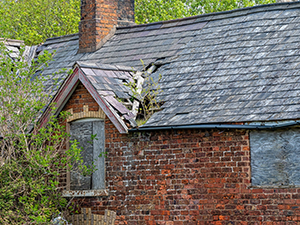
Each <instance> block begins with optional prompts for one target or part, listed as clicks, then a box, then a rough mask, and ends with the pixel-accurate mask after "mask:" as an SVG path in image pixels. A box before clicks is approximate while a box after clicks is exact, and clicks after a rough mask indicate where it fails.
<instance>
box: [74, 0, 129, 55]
mask: <svg viewBox="0 0 300 225" xmlns="http://www.w3.org/2000/svg"><path fill="white" fill-rule="evenodd" d="M132 24H134V0H81V21H80V23H79V52H93V51H96V50H97V49H99V48H100V47H101V46H102V45H103V44H104V43H105V42H106V41H107V40H108V39H109V38H110V37H111V36H112V35H113V34H114V32H115V30H116V27H117V26H128V25H132Z"/></svg>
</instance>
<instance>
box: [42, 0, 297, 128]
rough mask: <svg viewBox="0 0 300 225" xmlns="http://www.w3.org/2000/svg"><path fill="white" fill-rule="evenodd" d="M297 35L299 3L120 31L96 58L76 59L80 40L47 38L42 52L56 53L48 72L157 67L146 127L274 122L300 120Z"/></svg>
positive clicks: (97, 80) (83, 56)
mask: <svg viewBox="0 0 300 225" xmlns="http://www.w3.org/2000/svg"><path fill="white" fill-rule="evenodd" d="M299 36H300V3H299V2H293V3H280V4H272V5H262V6H256V7H251V8H245V9H238V10H233V11H228V12H221V13H213V14H206V15H200V16H195V17H191V18H185V19H179V20H173V21H165V22H158V23H153V24H147V25H136V26H131V27H126V28H118V29H117V31H116V33H115V35H114V36H113V37H112V38H111V39H110V40H109V41H107V42H106V43H105V44H104V46H103V47H101V48H100V49H99V50H97V51H96V52H93V53H80V54H78V53H77V51H78V35H69V36H63V37H58V38H52V39H48V40H47V41H46V43H45V44H44V45H43V46H41V47H40V48H39V51H41V50H44V49H47V50H50V51H53V50H56V54H55V56H54V61H53V62H52V63H50V67H49V68H48V69H47V70H46V71H45V72H44V73H45V74H52V73H53V72H55V71H57V70H58V69H61V68H67V69H70V68H72V66H73V64H74V62H75V61H80V62H81V63H90V64H93V63H97V64H109V65H111V66H116V65H122V66H127V67H130V68H132V67H134V68H136V70H141V68H142V67H143V65H142V63H141V60H143V62H144V64H145V65H149V64H151V63H154V64H155V65H156V66H157V70H156V71H155V72H154V73H153V74H152V76H153V77H154V80H155V79H156V80H157V78H158V76H159V75H161V77H162V78H161V80H160V81H159V85H160V88H161V90H162V91H161V93H160V94H159V96H158V99H159V100H160V101H162V102H164V104H163V106H162V110H161V111H159V112H157V113H155V114H154V115H153V116H152V117H151V118H150V119H149V120H148V122H147V123H146V124H145V125H144V127H157V126H172V125H194V124H203V123H206V124H207V123H232V122H254V121H277V120H290V119H299V118H300V110H299V108H300V105H299V103H300V71H299V69H300V41H299ZM84 68H86V69H87V71H88V69H89V68H92V65H90V66H88V65H87V66H85V67H84ZM88 73H89V72H87V74H88ZM94 73H95V72H94ZM100 74H101V73H99V75H98V76H97V77H101V75H100ZM103 74H104V73H103ZM88 75H89V76H90V77H91V78H90V79H91V80H93V76H94V74H88ZM106 75H107V74H106ZM59 76H60V79H61V81H63V80H64V79H65V78H66V76H67V75H66V74H61V75H59ZM105 77H106V76H104V75H103V77H102V78H103V79H102V78H95V80H94V83H93V85H94V87H95V88H96V89H97V90H98V88H99V91H104V92H106V91H109V88H107V89H105V90H104V89H103V90H102V89H101V87H102V86H105V85H108V84H107V83H102V82H106V81H108V80H109V79H105ZM109 82H111V83H110V84H112V82H113V80H110V81H109ZM109 86H110V85H108V86H107V87H109ZM104 92H103V96H104ZM109 96H115V97H117V96H118V95H117V93H114V95H109ZM115 97H114V98H115ZM107 101H114V100H112V99H110V100H109V99H108V100H107Z"/></svg>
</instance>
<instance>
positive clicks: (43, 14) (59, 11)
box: [0, 0, 80, 45]
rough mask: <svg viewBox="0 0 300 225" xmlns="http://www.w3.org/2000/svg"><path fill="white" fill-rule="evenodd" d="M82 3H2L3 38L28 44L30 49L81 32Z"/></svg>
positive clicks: (44, 0)
mask: <svg viewBox="0 0 300 225" xmlns="http://www.w3.org/2000/svg"><path fill="white" fill-rule="evenodd" d="M79 20H80V1H79V0H19V1H16V0H2V1H0V37H3V38H11V39H19V40H24V41H25V44H26V45H34V44H39V43H42V42H43V41H45V40H46V38H50V37H56V36H61V35H66V34H72V33H77V32H78V22H79Z"/></svg>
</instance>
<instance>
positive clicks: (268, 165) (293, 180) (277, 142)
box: [250, 128, 300, 187]
mask: <svg viewBox="0 0 300 225" xmlns="http://www.w3.org/2000/svg"><path fill="white" fill-rule="evenodd" d="M250 151H251V176H252V177H251V178H252V185H253V186H270V187H292V186H300V129H297V128H290V129H282V130H272V131H270V130H264V131H251V132H250Z"/></svg>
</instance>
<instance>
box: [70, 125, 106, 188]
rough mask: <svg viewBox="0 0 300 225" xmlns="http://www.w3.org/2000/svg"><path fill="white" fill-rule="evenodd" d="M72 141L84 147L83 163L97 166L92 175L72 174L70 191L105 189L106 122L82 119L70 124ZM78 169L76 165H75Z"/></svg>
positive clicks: (73, 172)
mask: <svg viewBox="0 0 300 225" xmlns="http://www.w3.org/2000/svg"><path fill="white" fill-rule="evenodd" d="M70 135H71V138H70V140H74V139H76V140H77V141H78V142H79V146H80V147H82V149H83V150H82V152H81V154H82V157H83V163H84V164H85V165H86V166H91V165H92V163H94V165H95V171H94V172H93V174H92V175H89V176H83V175H82V174H80V173H78V172H75V170H74V171H71V172H70V190H71V191H72V190H75V191H77V190H99V189H105V160H104V148H105V144H104V143H105V135H104V121H103V120H100V119H82V120H78V121H74V122H72V123H71V124H70ZM75 168H76V165H75Z"/></svg>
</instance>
